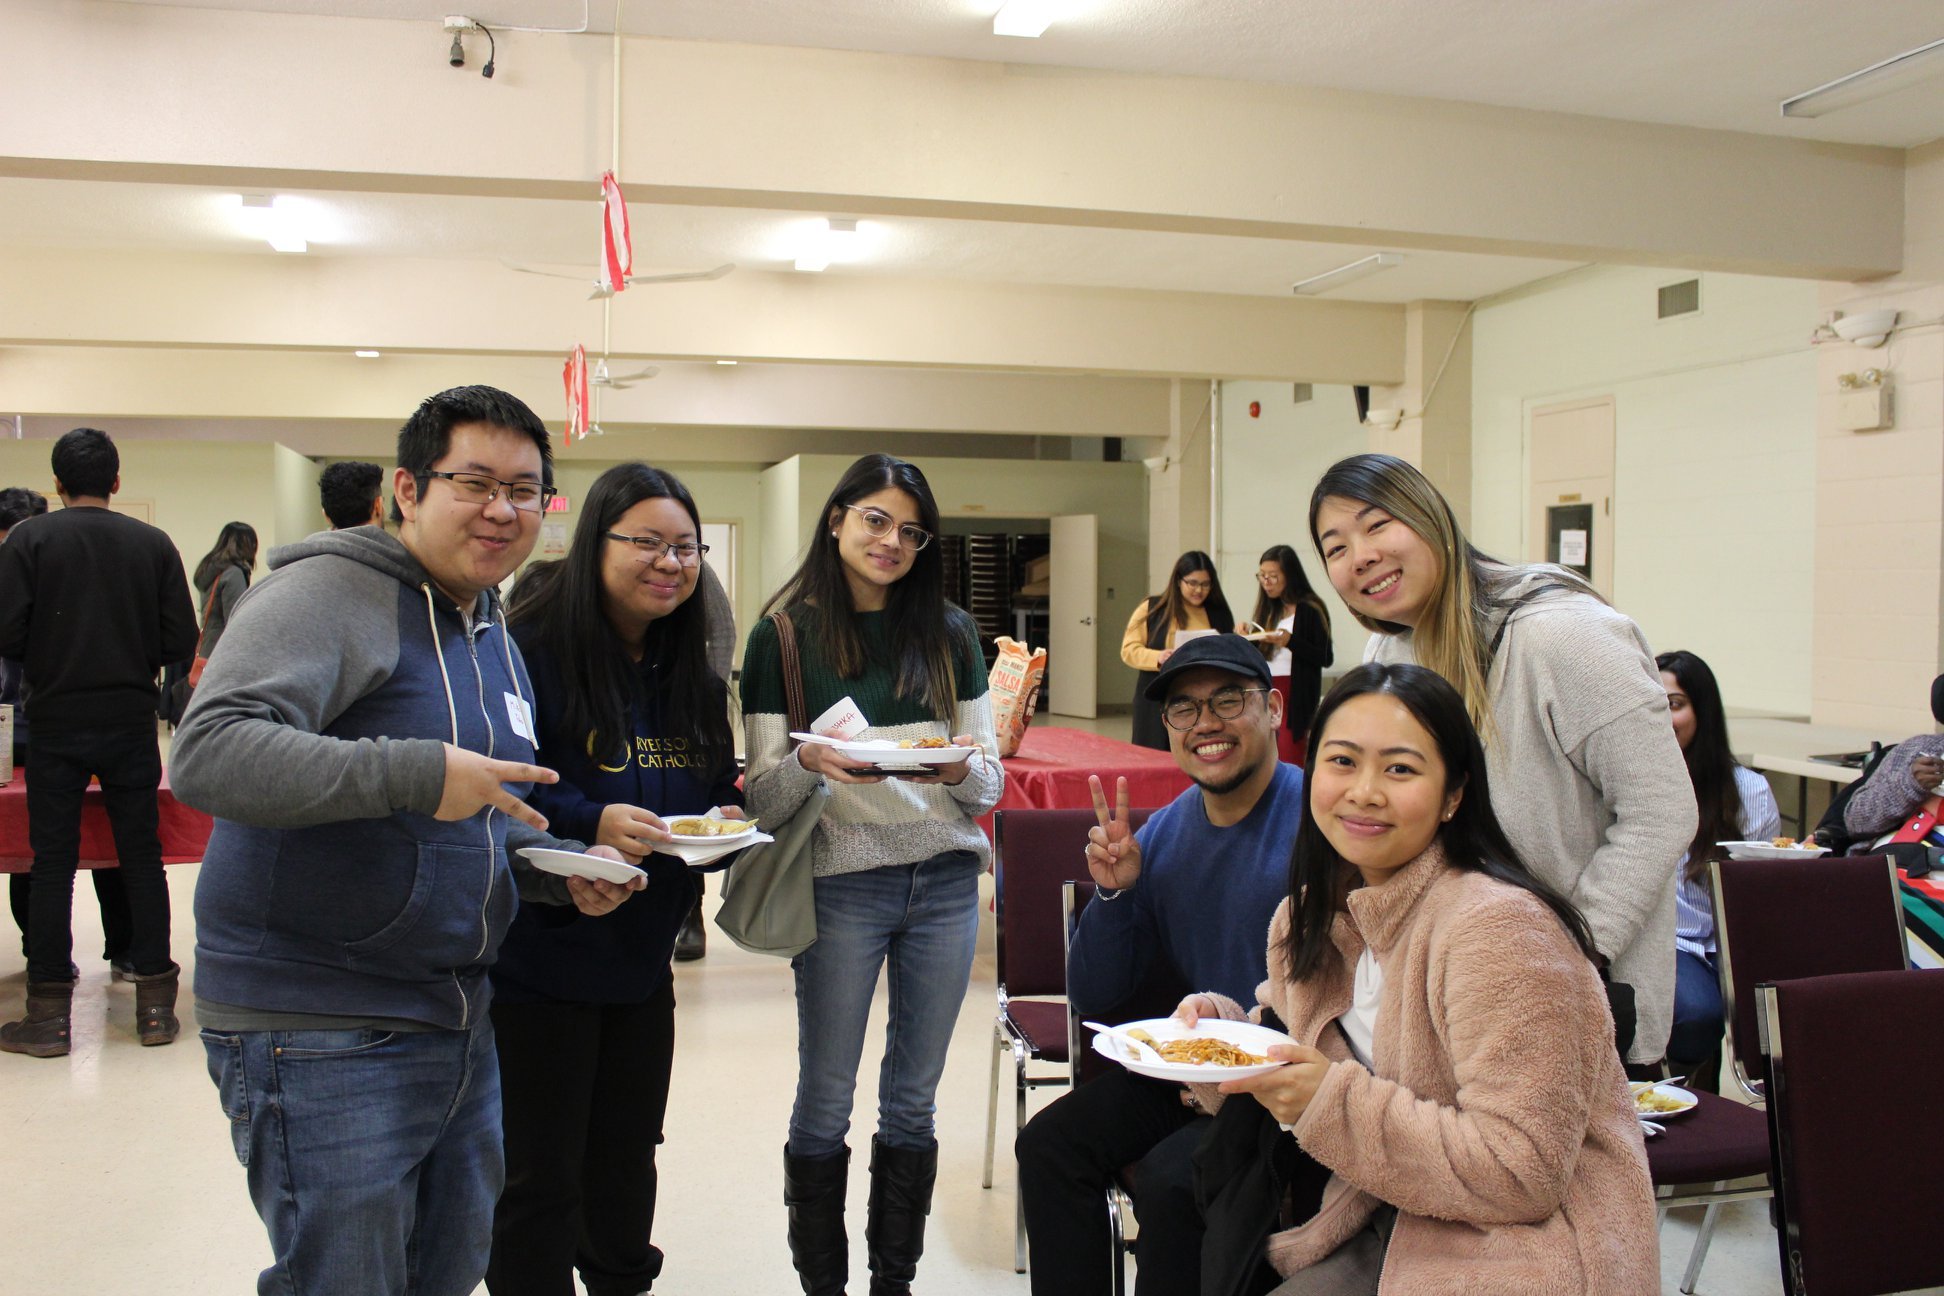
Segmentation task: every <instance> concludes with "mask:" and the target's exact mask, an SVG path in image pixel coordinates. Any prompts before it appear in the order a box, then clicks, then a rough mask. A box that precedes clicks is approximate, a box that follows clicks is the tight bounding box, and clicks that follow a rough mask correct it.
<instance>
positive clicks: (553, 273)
mask: <svg viewBox="0 0 1944 1296" xmlns="http://www.w3.org/2000/svg"><path fill="white" fill-rule="evenodd" d="M500 264H501V265H503V266H505V267H506V268H507V269H508V270H517V271H518V272H519V273H521V274H530V275H541V276H543V277H545V278H548V279H573V280H577V281H578V282H580V283H589V282H591V281H590V280H589V279H588V277H587V276H586V275H584V274H563V273H562V272H560V271H558V270H539V269H536V268H534V267H533V266H527V265H521V264H520V263H519V262H517V261H501V262H500Z"/></svg>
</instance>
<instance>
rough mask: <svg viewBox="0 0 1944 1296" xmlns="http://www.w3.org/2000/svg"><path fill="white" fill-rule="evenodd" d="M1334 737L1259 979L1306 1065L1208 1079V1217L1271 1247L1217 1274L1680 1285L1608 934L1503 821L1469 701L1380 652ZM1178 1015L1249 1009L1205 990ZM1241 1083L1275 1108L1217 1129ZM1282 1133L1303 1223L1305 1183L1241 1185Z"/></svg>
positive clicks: (1288, 1052)
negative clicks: (1669, 1264)
mask: <svg viewBox="0 0 1944 1296" xmlns="http://www.w3.org/2000/svg"><path fill="white" fill-rule="evenodd" d="M1314 740H1315V741H1314V750H1313V751H1312V753H1311V756H1310V768H1309V779H1308V783H1307V786H1306V788H1305V792H1306V794H1307V796H1308V798H1309V801H1308V813H1307V814H1305V815H1304V816H1303V819H1302V822H1301V823H1300V825H1299V826H1298V827H1297V829H1296V844H1295V849H1294V850H1293V852H1292V853H1291V856H1290V866H1289V898H1288V899H1287V900H1286V901H1285V902H1284V904H1283V906H1282V908H1281V909H1279V910H1278V911H1277V913H1276V917H1275V919H1274V921H1273V922H1272V923H1271V924H1270V927H1269V950H1268V961H1269V975H1268V978H1267V979H1266V980H1265V981H1264V982H1263V985H1262V990H1261V992H1260V995H1259V998H1260V1002H1261V1004H1262V1008H1263V1009H1265V1010H1267V1011H1268V1012H1271V1013H1273V1014H1274V1015H1275V1017H1276V1019H1277V1021H1278V1022H1279V1023H1280V1024H1281V1026H1282V1027H1283V1029H1285V1030H1286V1031H1287V1032H1288V1033H1289V1036H1290V1038H1291V1039H1292V1041H1294V1042H1293V1043H1291V1044H1286V1045H1271V1046H1270V1048H1269V1057H1270V1058H1271V1059H1272V1060H1274V1061H1279V1062H1285V1063H1287V1064H1288V1065H1286V1066H1282V1067H1279V1068H1278V1069H1276V1070H1274V1071H1270V1072H1267V1073H1264V1074H1261V1075H1256V1076H1252V1077H1250V1078H1248V1079H1244V1080H1232V1081H1228V1082H1226V1083H1223V1084H1222V1085H1221V1086H1220V1087H1219V1088H1217V1087H1215V1086H1209V1085H1196V1086H1194V1089H1195V1092H1196V1095H1197V1097H1198V1098H1199V1099H1201V1101H1202V1103H1203V1105H1204V1106H1207V1107H1209V1108H1210V1109H1212V1110H1218V1116H1217V1124H1216V1129H1215V1133H1214V1134H1213V1135H1211V1139H1210V1141H1209V1142H1205V1143H1204V1144H1203V1148H1202V1151H1201V1153H1200V1154H1199V1156H1198V1164H1199V1166H1200V1169H1201V1171H1202V1173H1203V1174H1204V1175H1205V1176H1206V1177H1208V1179H1209V1180H1210V1182H1211V1184H1212V1185H1214V1188H1213V1190H1212V1191H1213V1192H1214V1193H1215V1203H1214V1205H1213V1206H1212V1208H1211V1231H1210V1234H1209V1236H1210V1238H1211V1239H1217V1238H1226V1239H1229V1240H1230V1243H1231V1245H1233V1246H1234V1247H1237V1248H1241V1247H1246V1248H1247V1251H1246V1252H1244V1253H1237V1254H1223V1255H1219V1256H1210V1255H1204V1257H1203V1260H1204V1264H1203V1274H1204V1275H1205V1277H1206V1276H1207V1275H1209V1274H1210V1272H1211V1266H1210V1264H1209V1261H1211V1260H1214V1261H1216V1262H1217V1263H1216V1265H1215V1266H1214V1267H1215V1268H1216V1269H1217V1270H1221V1271H1225V1272H1226V1273H1229V1274H1233V1275H1234V1276H1235V1278H1236V1279H1237V1281H1235V1282H1233V1283H1230V1282H1216V1283H1213V1284H1210V1283H1208V1282H1205V1283H1204V1290H1209V1289H1210V1287H1211V1286H1212V1287H1213V1289H1214V1290H1215V1291H1217V1292H1227V1291H1233V1290H1257V1291H1259V1290H1262V1286H1261V1285H1259V1283H1258V1282H1257V1280H1258V1279H1259V1278H1260V1273H1259V1268H1260V1266H1261V1265H1262V1264H1263V1263H1264V1262H1265V1261H1266V1262H1267V1264H1268V1266H1269V1267H1271V1268H1273V1270H1274V1271H1275V1274H1276V1275H1277V1276H1279V1277H1280V1278H1281V1279H1282V1280H1283V1283H1282V1285H1281V1286H1279V1287H1277V1288H1275V1291H1276V1294H1277V1296H1310V1294H1312V1293H1315V1294H1318V1296H1321V1294H1323V1293H1329V1294H1330V1296H1338V1294H1340V1293H1345V1292H1374V1291H1376V1290H1377V1289H1378V1284H1379V1279H1380V1278H1381V1279H1382V1282H1383V1284H1384V1286H1385V1288H1386V1290H1389V1289H1392V1288H1394V1289H1395V1290H1398V1291H1459V1290H1468V1289H1477V1290H1482V1291H1495V1292H1509V1291H1534V1292H1538V1291H1544V1292H1565V1291H1583V1292H1596V1291H1597V1292H1612V1293H1629V1294H1637V1296H1647V1293H1651V1292H1656V1291H1658V1290H1659V1289H1660V1284H1659V1269H1660V1247H1659V1243H1658V1242H1657V1241H1656V1238H1655V1234H1654V1204H1653V1196H1654V1190H1653V1187H1652V1184H1651V1183H1650V1182H1649V1180H1648V1175H1647V1158H1646V1151H1645V1148H1644V1147H1643V1146H1642V1143H1641V1135H1640V1130H1639V1127H1638V1124H1637V1122H1636V1120H1635V1118H1634V1105H1633V1098H1632V1095H1631V1094H1630V1092H1629V1091H1628V1088H1627V1083H1626V1076H1625V1074H1624V1072H1623V1071H1622V1069H1621V1065H1620V1058H1619V1056H1618V1055H1617V1054H1616V1053H1615V1052H1614V1049H1613V1019H1612V1017H1611V1016H1610V1015H1609V1014H1608V1012H1607V1004H1606V996H1605V993H1604V992H1603V990H1602V989H1601V985H1600V978H1599V974H1598V972H1597V971H1596V970H1595V968H1594V962H1593V960H1594V957H1595V949H1594V944H1593V934H1592V932H1591V931H1590V930H1589V929H1588V926H1587V924H1586V921H1585V920H1584V919H1583V918H1582V917H1581V916H1580V914H1579V911H1578V909H1577V908H1575V907H1574V905H1573V903H1572V902H1571V901H1570V900H1569V899H1567V898H1566V897H1565V896H1564V895H1562V894H1560V892H1558V891H1557V890H1555V889H1554V888H1553V887H1551V886H1549V885H1547V884H1546V883H1545V882H1543V881H1541V880H1540V877H1539V875H1538V873H1537V872H1536V870H1534V869H1532V868H1528V867H1527V864H1526V862H1524V861H1522V860H1521V859H1520V857H1519V853H1518V851H1516V850H1515V849H1514V848H1513V846H1512V843H1511V842H1510V841H1509V840H1508V839H1507V837H1506V834H1505V831H1504V829H1502V828H1501V827H1500V826H1499V822H1498V818H1497V816H1496V815H1495V814H1494V813H1493V808H1492V798H1491V786H1490V782H1491V780H1490V774H1489V770H1488V766H1487V760H1486V755H1485V750H1484V748H1483V747H1482V746H1481V745H1480V743H1479V739H1478V734H1477V732H1476V731H1475V730H1474V729H1473V727H1472V723H1471V719H1470V717H1469V716H1468V715H1467V714H1466V711H1465V704H1464V701H1463V699H1461V698H1460V697H1459V695H1458V693H1457V691H1456V690H1455V689H1453V688H1452V686H1451V685H1450V684H1448V683H1446V682H1445V680H1444V679H1443V678H1442V677H1440V676H1439V675H1437V674H1436V673H1434V672H1432V671H1429V670H1426V669H1425V668H1423V667H1421V666H1414V665H1396V666H1385V665H1376V664H1372V665H1366V666H1360V667H1358V668H1357V669H1356V670H1354V671H1352V672H1350V673H1349V674H1348V675H1346V676H1345V677H1344V678H1343V679H1342V680H1340V681H1339V682H1338V683H1337V686H1336V687H1335V688H1334V689H1332V690H1331V691H1330V695H1329V697H1328V698H1327V699H1325V700H1324V703H1323V706H1322V709H1321V711H1320V712H1319V713H1318V714H1317V717H1316V725H1315V730H1314ZM1177 1014H1178V1015H1179V1016H1181V1017H1182V1018H1184V1019H1186V1020H1188V1021H1190V1022H1191V1023H1192V1022H1193V1021H1196V1020H1198V1019H1199V1018H1201V1017H1215V1016H1219V1017H1225V1018H1239V1017H1241V1016H1243V1015H1244V1013H1243V1009H1242V1006H1241V1005H1240V1004H1238V1003H1236V1002H1234V1001H1233V1000H1229V999H1225V998H1223V997H1222V996H1220V995H1214V994H1206V993H1204V994H1199V995H1191V996H1190V997H1189V998H1188V999H1186V1000H1184V1001H1183V1002H1182V1005H1181V1007H1180V1008H1179V1009H1178V1010H1177ZM1238 1094H1247V1095H1249V1096H1251V1097H1252V1098H1253V1099H1254V1100H1255V1103H1256V1104H1257V1105H1258V1106H1259V1108H1260V1109H1261V1110H1260V1112H1258V1113H1256V1114H1255V1119H1254V1120H1253V1121H1251V1122H1249V1123H1248V1124H1247V1125H1245V1126H1244V1128H1243V1130H1242V1133H1243V1135H1244V1137H1242V1138H1240V1139H1239V1140H1234V1141H1231V1140H1230V1139H1229V1138H1222V1139H1221V1140H1220V1141H1219V1142H1217V1136H1221V1135H1223V1134H1225V1133H1229V1134H1233V1132H1234V1125H1235V1121H1234V1119H1233V1117H1235V1116H1242V1115H1247V1114H1248V1113H1230V1112H1227V1111H1225V1110H1220V1109H1221V1108H1222V1106H1223V1103H1224V1101H1228V1102H1233V1101H1235V1099H1234V1098H1233V1097H1232V1095H1238ZM1271 1121H1273V1122H1275V1123H1277V1124H1280V1125H1281V1126H1282V1128H1283V1129H1284V1130H1285V1131H1287V1132H1288V1133H1290V1134H1293V1135H1294V1136H1295V1137H1294V1140H1293V1142H1286V1141H1282V1140H1279V1139H1277V1138H1276V1136H1275V1134H1274V1131H1273V1130H1272V1129H1269V1128H1268V1127H1267V1125H1268V1122H1271ZM1211 1143H1216V1146H1215V1147H1213V1148H1211V1146H1210V1144H1211ZM1263 1149H1274V1150H1273V1151H1271V1153H1270V1155H1271V1157H1272V1158H1278V1157H1286V1158H1288V1159H1289V1161H1290V1162H1291V1163H1294V1164H1295V1165H1296V1167H1297V1168H1296V1170H1295V1171H1294V1172H1293V1173H1291V1174H1289V1175H1287V1176H1286V1180H1287V1182H1288V1183H1292V1184H1301V1185H1303V1186H1304V1187H1305V1189H1306V1191H1305V1192H1299V1193H1297V1194H1296V1197H1297V1198H1300V1199H1301V1203H1302V1205H1301V1209H1299V1210H1296V1211H1295V1220H1296V1223H1295V1224H1294V1226H1293V1227H1280V1225H1281V1224H1287V1223H1288V1220H1286V1219H1284V1220H1280V1221H1278V1219H1277V1217H1278V1215H1279V1213H1280V1211H1281V1210H1283V1209H1288V1208H1289V1199H1286V1198H1280V1195H1279V1198H1280V1199H1279V1200H1277V1201H1275V1202H1272V1203H1262V1202H1249V1201H1238V1200H1237V1199H1236V1193H1240V1192H1243V1191H1246V1190H1245V1189H1244V1188H1243V1185H1245V1184H1247V1183H1249V1181H1250V1179H1249V1173H1248V1172H1249V1169H1250V1167H1251V1165H1252V1164H1255V1163H1258V1162H1259V1161H1260V1158H1261V1157H1262V1155H1263ZM1228 1157H1234V1158H1235V1164H1233V1165H1231V1164H1228V1163H1226V1162H1225V1158H1228ZM1299 1158H1308V1161H1307V1164H1308V1165H1309V1166H1311V1167H1315V1168H1316V1169H1317V1170H1318V1171H1319V1172H1318V1173H1315V1174H1310V1173H1306V1172H1305V1171H1304V1170H1303V1169H1302V1165H1303V1164H1304V1163H1302V1162H1301V1161H1299ZM1233 1169H1239V1170H1240V1171H1241V1173H1229V1171H1230V1170H1233ZM1258 1182H1259V1181H1258ZM1226 1183H1233V1184H1235V1185H1236V1186H1237V1187H1236V1193H1231V1194H1230V1195H1228V1196H1227V1197H1226V1198H1225V1197H1224V1196H1223V1195H1222V1185H1224V1184H1226ZM1265 1204H1266V1205H1267V1206H1268V1209H1267V1210H1263V1209H1261V1208H1262V1207H1263V1206H1264V1205H1265ZM1236 1211H1239V1212H1243V1213H1245V1214H1246V1217H1247V1218H1250V1219H1254V1220H1257V1221H1260V1222H1261V1226H1260V1227H1258V1228H1257V1229H1254V1230H1252V1231H1250V1233H1249V1234H1248V1235H1247V1237H1246V1240H1241V1238H1240V1236H1239V1235H1238V1234H1236V1233H1234V1232H1230V1231H1228V1229H1227V1228H1226V1227H1223V1228H1219V1229H1218V1228H1216V1227H1213V1226H1214V1225H1215V1224H1216V1223H1217V1222H1218V1221H1219V1222H1220V1223H1222V1224H1223V1225H1226V1223H1227V1222H1228V1220H1229V1219H1230V1218H1233V1216H1232V1215H1227V1214H1226V1213H1228V1212H1236ZM1271 1221H1275V1222H1271ZM1265 1235H1266V1236H1265ZM1258 1248H1260V1249H1258Z"/></svg>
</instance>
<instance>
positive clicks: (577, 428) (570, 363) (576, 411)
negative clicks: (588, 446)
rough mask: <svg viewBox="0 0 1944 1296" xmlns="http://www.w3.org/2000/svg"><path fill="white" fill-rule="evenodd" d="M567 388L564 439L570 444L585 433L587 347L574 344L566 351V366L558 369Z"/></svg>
mask: <svg viewBox="0 0 1944 1296" xmlns="http://www.w3.org/2000/svg"><path fill="white" fill-rule="evenodd" d="M560 379H561V383H562V385H563V386H564V387H565V388H566V389H567V432H566V436H565V437H564V440H565V442H566V444H568V445H572V444H573V443H574V441H575V439H576V438H579V437H585V436H586V435H587V427H588V423H587V348H586V347H584V346H579V345H576V346H575V347H574V349H573V350H572V351H569V352H568V353H567V367H566V368H565V369H562V370H561V371H560Z"/></svg>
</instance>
